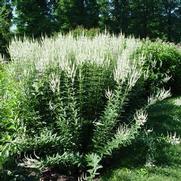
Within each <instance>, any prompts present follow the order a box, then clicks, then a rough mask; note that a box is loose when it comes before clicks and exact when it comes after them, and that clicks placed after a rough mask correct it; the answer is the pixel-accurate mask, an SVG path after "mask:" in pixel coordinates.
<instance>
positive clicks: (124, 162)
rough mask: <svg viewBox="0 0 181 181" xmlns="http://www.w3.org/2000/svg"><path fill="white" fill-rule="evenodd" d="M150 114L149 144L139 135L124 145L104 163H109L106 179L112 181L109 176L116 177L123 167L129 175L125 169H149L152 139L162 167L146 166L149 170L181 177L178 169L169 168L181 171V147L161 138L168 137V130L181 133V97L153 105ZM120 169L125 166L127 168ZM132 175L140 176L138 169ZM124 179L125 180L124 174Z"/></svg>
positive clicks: (105, 171) (177, 133)
mask: <svg viewBox="0 0 181 181" xmlns="http://www.w3.org/2000/svg"><path fill="white" fill-rule="evenodd" d="M148 115H149V116H148V121H147V124H146V128H147V129H150V130H153V132H152V134H151V136H150V137H149V140H148V142H147V143H145V142H144V141H143V139H142V138H141V137H142V136H138V138H137V139H136V140H135V141H134V142H133V144H132V145H130V146H128V147H126V148H121V149H120V150H118V151H117V152H115V153H114V155H113V157H111V158H110V159H108V160H106V161H105V162H104V163H103V164H104V165H105V166H104V168H106V169H104V170H103V173H102V174H103V175H104V177H103V180H109V178H110V180H111V178H112V176H114V174H117V173H115V172H116V170H119V172H121V173H122V172H124V173H122V176H123V175H124V174H126V172H125V171H124V168H126V169H128V170H129V169H132V170H138V172H140V170H142V169H143V168H146V167H145V163H146V160H147V158H148V154H149V149H150V148H149V147H148V144H149V141H152V142H153V143H154V144H153V146H154V150H152V151H151V152H154V159H155V162H154V163H155V164H156V165H157V166H159V167H158V169H154V167H153V169H151V168H150V169H146V172H149V171H150V173H151V174H161V175H162V176H168V175H169V176H170V177H173V178H177V177H178V171H175V172H174V169H173V171H169V168H171V167H176V168H177V167H178V169H180V170H179V172H181V168H179V167H180V165H181V158H180V155H181V146H180V145H175V146H173V145H170V144H166V143H164V142H162V140H161V141H160V140H159V139H158V138H159V137H163V136H167V135H168V133H172V134H174V133H176V135H178V136H179V135H180V136H181V97H177V98H171V99H167V100H164V101H162V102H160V103H157V104H155V105H153V106H152V107H151V108H150V109H149V110H148ZM143 134H144V133H143ZM152 149H153V148H152ZM167 166H169V167H168V169H166V170H164V169H162V167H164V168H165V167H167ZM120 169H123V171H122V170H120ZM154 172H155V173H154ZM129 174H130V175H132V176H130V178H132V179H133V175H135V177H137V176H139V174H138V173H134V171H133V173H132V171H130V173H129ZM129 174H127V175H129ZM179 176H181V175H179ZM118 177H119V176H118ZM135 177H134V179H135ZM120 178H121V179H123V177H120ZM145 178H146V177H145ZM154 178H155V177H154ZM150 179H151V178H150ZM113 180H114V179H113ZM123 180H124V179H123ZM125 180H129V176H128V177H127V178H126V177H125ZM130 180H131V179H130ZM173 180H174V179H173Z"/></svg>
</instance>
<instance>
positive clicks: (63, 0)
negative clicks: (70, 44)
mask: <svg viewBox="0 0 181 181" xmlns="http://www.w3.org/2000/svg"><path fill="white" fill-rule="evenodd" d="M56 14H57V19H58V25H59V29H60V30H61V31H69V30H71V29H74V28H76V27H77V26H84V24H85V9H84V0H59V1H57V10H56Z"/></svg>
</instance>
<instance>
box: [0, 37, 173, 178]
mask: <svg viewBox="0 0 181 181" xmlns="http://www.w3.org/2000/svg"><path fill="white" fill-rule="evenodd" d="M139 46H140V42H139V41H138V40H135V39H134V38H128V39H125V38H124V37H123V36H119V37H114V36H113V37H110V36H109V35H102V34H101V35H99V36H96V37H94V38H92V39H89V38H86V37H85V36H81V37H80V38H79V39H74V38H73V36H72V35H71V34H69V35H67V36H62V35H59V37H58V38H57V39H47V38H45V39H44V40H43V41H42V42H41V44H39V43H38V42H36V41H35V42H32V41H29V40H24V41H23V42H21V41H20V40H16V41H13V42H12V44H11V46H10V48H9V51H10V53H11V57H12V63H11V64H9V65H7V66H6V68H5V69H6V73H7V75H8V76H5V79H6V81H5V83H3V84H2V85H3V87H4V89H2V88H1V89H0V91H1V95H2V96H1V99H2V101H1V103H0V106H1V112H2V116H1V119H6V121H7V122H9V123H10V124H12V125H13V126H14V127H13V130H12V131H10V130H9V125H7V126H5V128H4V130H2V132H1V135H2V137H1V140H0V141H1V147H0V156H1V160H0V164H1V165H2V167H3V168H4V169H5V168H8V169H10V165H11V167H15V166H18V167H23V168H29V169H35V170H38V171H40V172H43V171H45V170H47V169H55V168H58V169H59V171H60V172H63V170H65V168H66V170H68V171H67V174H68V173H69V174H70V173H71V174H72V173H74V172H76V170H77V169H78V170H82V171H84V172H86V170H87V175H86V177H87V180H92V179H93V178H94V177H95V176H96V175H97V174H98V171H99V169H100V168H101V167H102V166H101V162H102V161H103V160H104V159H105V158H106V157H107V156H110V155H112V154H113V151H114V150H115V149H118V148H119V147H121V146H126V145H128V144H130V143H131V141H132V140H133V139H135V137H136V136H137V134H138V133H139V130H140V129H141V127H142V126H143V125H144V123H145V122H146V119H147V113H146V110H147V108H148V107H149V106H150V105H152V104H154V103H155V102H157V101H160V100H162V99H164V98H166V97H168V96H169V95H170V94H169V92H168V91H165V90H160V91H159V92H158V93H157V94H155V96H151V97H150V98H149V99H148V102H147V104H145V105H143V106H142V107H141V108H140V109H139V110H137V111H135V112H130V114H131V115H130V117H129V118H130V120H129V124H125V123H124V120H123V117H122V114H123V112H124V111H125V105H126V104H128V103H129V98H130V97H131V96H133V94H134V93H135V91H133V90H134V89H135V85H136V84H137V83H138V82H139V81H141V82H142V81H143V80H144V70H143V64H144V61H143V60H142V58H143V57H142V56H140V58H139V59H140V61H138V62H136V61H135V60H134V59H130V57H131V55H132V54H133V53H134V52H135V50H136V49H137V47H139ZM1 81H2V79H1ZM12 87H13V88H14V87H16V89H12ZM5 102H6V104H4V103H5ZM14 128H15V129H14ZM6 135H7V136H8V139H4V138H5V136H6ZM7 165H8V166H7Z"/></svg>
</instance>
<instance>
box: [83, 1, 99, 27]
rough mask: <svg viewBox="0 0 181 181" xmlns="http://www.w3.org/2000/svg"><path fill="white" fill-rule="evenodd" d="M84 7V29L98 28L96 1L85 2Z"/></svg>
mask: <svg viewBox="0 0 181 181" xmlns="http://www.w3.org/2000/svg"><path fill="white" fill-rule="evenodd" d="M84 6H85V12H86V19H85V27H87V28H92V27H98V22H99V7H98V3H97V0H85V3H84Z"/></svg>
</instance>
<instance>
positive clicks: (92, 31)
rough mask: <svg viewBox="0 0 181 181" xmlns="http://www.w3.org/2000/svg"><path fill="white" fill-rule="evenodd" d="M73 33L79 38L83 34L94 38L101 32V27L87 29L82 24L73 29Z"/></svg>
mask: <svg viewBox="0 0 181 181" xmlns="http://www.w3.org/2000/svg"><path fill="white" fill-rule="evenodd" d="M71 34H72V35H73V36H74V37H75V38H78V37H80V36H82V35H84V36H86V37H90V38H93V37H95V36H97V35H99V34H100V29H99V28H90V29H85V28H83V27H81V26H79V27H77V28H76V29H74V30H72V31H71Z"/></svg>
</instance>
